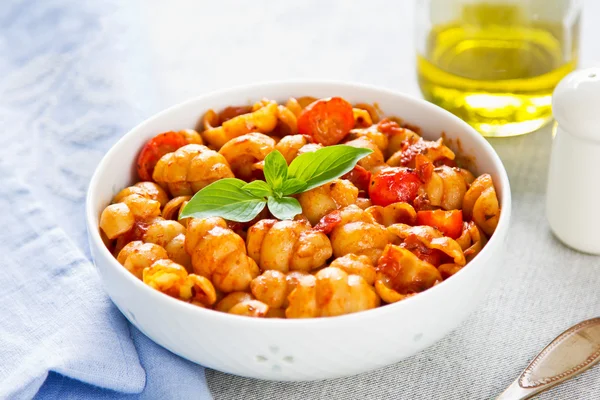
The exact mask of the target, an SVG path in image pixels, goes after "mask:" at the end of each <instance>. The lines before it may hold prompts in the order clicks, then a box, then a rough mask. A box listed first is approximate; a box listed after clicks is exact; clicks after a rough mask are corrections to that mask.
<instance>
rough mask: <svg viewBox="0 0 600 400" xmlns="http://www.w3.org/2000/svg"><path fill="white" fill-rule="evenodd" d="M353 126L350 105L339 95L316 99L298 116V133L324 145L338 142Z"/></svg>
mask: <svg viewBox="0 0 600 400" xmlns="http://www.w3.org/2000/svg"><path fill="white" fill-rule="evenodd" d="M353 127H354V113H353V112H352V105H351V104H350V103H348V102H347V101H346V100H344V99H342V98H341V97H332V98H329V99H321V100H317V101H315V102H313V103H311V104H309V105H308V107H306V108H305V109H304V110H302V113H301V114H300V116H299V117H298V133H299V134H301V135H309V136H310V137H312V138H313V140H314V141H315V142H317V143H321V144H323V145H325V146H331V145H334V144H338V143H339V142H340V141H341V140H342V139H343V138H345V137H346V135H348V133H349V132H350V130H351V129H352V128H353Z"/></svg>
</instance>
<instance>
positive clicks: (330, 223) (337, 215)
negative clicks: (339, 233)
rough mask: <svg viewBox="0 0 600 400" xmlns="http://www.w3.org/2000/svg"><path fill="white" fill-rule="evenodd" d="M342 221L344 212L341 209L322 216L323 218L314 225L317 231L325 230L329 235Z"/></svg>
mask: <svg viewBox="0 0 600 400" xmlns="http://www.w3.org/2000/svg"><path fill="white" fill-rule="evenodd" d="M340 222H342V213H341V211H340V210H334V211H332V212H330V213H329V214H327V215H326V216H324V217H323V218H321V220H320V221H319V222H318V223H317V224H316V225H315V226H314V228H313V229H314V230H315V231H319V232H323V233H324V234H326V235H329V234H330V233H331V231H333V229H334V228H335V227H336V226H338V225H339V224H340Z"/></svg>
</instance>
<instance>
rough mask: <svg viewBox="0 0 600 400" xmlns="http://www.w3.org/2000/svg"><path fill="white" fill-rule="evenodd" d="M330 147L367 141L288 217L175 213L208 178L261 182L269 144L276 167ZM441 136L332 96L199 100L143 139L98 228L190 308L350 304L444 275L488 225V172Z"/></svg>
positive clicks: (469, 255)
mask: <svg viewBox="0 0 600 400" xmlns="http://www.w3.org/2000/svg"><path fill="white" fill-rule="evenodd" d="M336 144H345V145H349V146H353V147H358V148H368V149H371V150H372V152H371V153H370V154H369V155H367V156H366V157H364V158H361V159H360V160H359V161H358V162H357V163H356V164H355V165H354V164H353V167H352V166H349V167H348V168H347V169H345V170H343V171H340V172H339V174H338V175H336V176H338V177H339V178H337V179H333V178H334V177H331V178H330V179H329V180H328V181H327V183H324V184H321V185H320V186H316V187H315V186H314V185H313V186H310V189H309V190H304V191H301V190H297V191H290V192H289V193H293V194H291V195H290V196H292V197H293V198H294V199H295V200H297V202H298V205H299V207H300V208H301V213H300V214H297V215H296V216H295V217H294V218H293V219H288V220H285V219H284V220H279V219H277V218H276V217H275V216H274V215H273V214H272V213H271V211H270V209H269V208H264V209H263V210H262V211H260V210H257V215H256V216H255V217H250V218H248V219H249V220H243V219H237V220H236V221H242V222H235V221H228V220H226V219H223V218H221V217H218V216H206V217H203V218H196V217H193V216H189V215H190V214H189V213H188V212H187V211H186V215H185V218H182V215H183V214H182V212H183V209H184V208H185V207H186V205H187V204H188V203H189V202H190V200H191V199H192V196H194V194H195V193H196V192H198V191H200V190H202V189H203V188H205V187H206V186H208V185H210V184H211V183H213V182H217V181H219V180H221V179H224V178H237V179H241V180H242V181H244V182H240V183H239V184H240V185H241V186H243V185H244V184H245V183H246V182H248V183H249V182H252V181H255V180H265V179H266V178H265V175H268V173H269V169H268V165H269V163H270V162H271V158H268V159H267V161H266V163H267V167H265V158H266V157H267V155H268V154H270V153H271V152H273V151H279V152H280V153H281V155H282V156H283V159H285V162H286V163H287V164H288V165H289V164H291V163H292V162H293V161H294V160H295V159H296V158H297V157H298V156H299V155H302V154H305V153H309V152H314V151H317V150H319V149H320V148H323V147H325V146H331V145H336ZM450 147H452V146H450ZM450 147H449V146H447V144H446V143H445V141H444V139H443V138H440V139H438V140H435V141H431V140H426V139H424V138H423V137H421V132H420V129H419V128H418V127H415V126H411V125H409V124H407V123H404V122H403V121H402V120H400V119H398V118H394V117H388V118H384V116H382V115H380V112H379V111H378V109H377V108H376V107H374V106H371V105H368V104H350V103H349V102H348V101H346V100H344V99H342V98H340V97H333V98H328V99H316V98H312V97H299V98H289V99H287V100H286V101H284V102H283V103H278V102H276V101H273V100H270V99H262V100H260V101H257V102H255V103H253V104H247V105H243V106H231V107H226V108H224V109H223V110H220V111H218V110H217V111H215V110H208V111H206V113H205V114H204V116H203V117H202V119H201V122H200V124H199V128H198V131H195V130H191V129H188V130H181V131H169V132H165V133H161V134H159V135H157V136H155V137H154V138H152V139H150V140H149V141H148V142H147V143H146V144H145V146H144V147H143V148H142V149H141V152H140V154H139V155H138V157H137V164H136V167H137V169H136V170H137V173H138V176H139V178H140V181H139V182H137V183H135V184H133V185H131V186H128V187H126V188H124V189H122V190H120V191H119V192H117V194H116V195H115V196H114V197H113V199H112V202H111V203H110V204H108V205H107V206H106V207H105V208H104V210H103V211H102V212H101V214H100V216H99V227H100V233H101V236H102V240H103V241H104V243H105V244H106V246H107V247H108V248H109V250H110V251H111V252H112V253H113V254H114V255H115V258H116V259H117V261H118V262H119V263H120V264H122V265H123V268H125V269H126V270H127V271H129V273H131V274H132V275H133V276H134V277H135V278H137V279H139V280H141V281H142V282H144V283H145V284H146V285H148V286H149V287H151V288H153V289H155V290H157V291H159V292H162V293H164V294H165V295H168V296H171V297H173V298H175V299H178V300H180V301H184V302H187V303H190V304H192V305H194V306H197V307H200V308H205V309H210V310H214V311H217V312H223V313H229V314H233V315H240V316H246V317H254V318H319V317H332V316H339V315H344V314H350V313H355V312H361V311H365V310H369V309H372V308H376V307H379V306H381V305H382V304H389V303H395V302H398V301H402V300H405V299H407V298H409V297H411V296H415V295H418V294H419V293H421V292H423V291H426V290H428V289H430V288H432V287H433V286H435V285H437V284H439V283H440V282H442V281H443V280H445V279H449V278H450V277H452V276H453V275H455V274H457V273H459V272H460V270H461V269H463V268H467V265H468V262H470V261H471V260H472V259H473V258H474V257H476V256H477V255H478V254H479V253H480V252H481V251H482V250H483V248H484V246H485V245H486V243H487V242H488V240H489V239H490V237H491V236H492V235H493V234H494V231H495V229H496V227H497V225H498V222H499V219H500V214H501V212H502V210H501V204H500V202H499V199H498V194H497V193H496V188H495V186H494V182H493V179H492V177H491V176H490V175H489V174H482V175H479V176H476V175H474V174H473V173H472V172H471V171H470V170H469V169H467V168H465V166H464V165H462V164H461V162H460V161H459V160H460V157H458V155H460V154H455V153H454V151H453V149H451V148H450ZM303 158H304V157H303ZM280 159H281V158H280ZM282 163H283V160H281V161H280V165H281V164H282ZM265 168H267V170H266V172H265ZM282 168H283V170H284V171H285V165H283V167H282ZM350 168H352V169H350ZM238 182H239V181H238ZM258 183H260V182H258ZM300 184H304V183H303V182H300ZM305 187H306V188H307V189H308V188H309V187H307V185H306V184H305ZM268 190H273V191H268V192H267V194H268V195H273V193H274V191H275V190H274V189H268ZM265 196H266V195H265ZM294 199H290V201H295V200H294ZM265 201H266V200H265ZM193 202H194V201H193V200H192V203H193ZM192 205H193V204H192ZM188 208H189V207H188ZM259 211H260V212H259ZM195 215H196V216H200V215H199V214H195ZM278 215H279V214H278ZM282 218H283V217H282Z"/></svg>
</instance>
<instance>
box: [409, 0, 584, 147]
mask: <svg viewBox="0 0 600 400" xmlns="http://www.w3.org/2000/svg"><path fill="white" fill-rule="evenodd" d="M578 24H579V22H578V20H576V21H575V22H574V25H575V27H574V29H572V30H571V31H569V32H565V29H564V26H563V24H561V22H550V21H543V20H538V19H536V18H533V19H532V18H529V17H527V16H525V15H524V12H523V9H522V8H521V6H519V5H518V4H514V3H513V4H491V3H490V4H487V3H478V4H464V5H463V6H462V13H461V18H460V20H458V21H454V22H449V23H446V24H440V25H437V26H433V28H432V29H431V31H430V32H429V34H428V36H427V43H426V44H425V47H424V48H425V54H418V60H417V63H418V66H417V69H418V78H419V85H420V87H421V91H422V92H423V95H424V97H425V98H426V99H427V100H429V101H431V102H433V103H435V104H437V105H439V106H441V107H443V108H445V109H447V110H448V111H450V112H452V113H454V114H456V115H457V116H458V117H460V118H462V119H463V120H465V121H466V122H468V123H469V124H471V125H472V126H473V127H474V128H475V129H477V130H478V131H479V132H481V133H482V134H483V135H484V136H514V135H520V134H524V133H528V132H532V131H534V130H536V129H538V128H540V127H541V126H543V125H545V124H546V123H547V122H548V121H550V119H551V118H552V110H551V104H550V100H551V95H552V91H553V89H554V87H555V86H556V84H557V83H558V82H559V81H560V80H561V79H562V78H563V77H564V76H565V75H567V74H568V73H569V72H571V71H572V70H573V69H575V66H576V62H577V33H578V28H579V26H578Z"/></svg>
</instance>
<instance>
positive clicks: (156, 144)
mask: <svg viewBox="0 0 600 400" xmlns="http://www.w3.org/2000/svg"><path fill="white" fill-rule="evenodd" d="M186 144H188V141H187V140H186V138H185V136H184V135H183V134H181V133H179V132H165V133H161V134H160V135H157V136H155V137H153V138H152V139H150V140H149V141H148V142H146V144H145V145H144V147H143V148H142V151H141V152H140V155H139V156H138V159H137V173H138V175H139V177H140V179H141V180H142V181H151V180H152V173H153V172H154V167H155V166H156V163H157V162H158V160H160V158H161V157H162V156H164V155H165V154H167V153H171V152H173V151H175V150H177V149H178V148H180V147H183V146H185V145H186Z"/></svg>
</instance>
